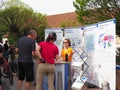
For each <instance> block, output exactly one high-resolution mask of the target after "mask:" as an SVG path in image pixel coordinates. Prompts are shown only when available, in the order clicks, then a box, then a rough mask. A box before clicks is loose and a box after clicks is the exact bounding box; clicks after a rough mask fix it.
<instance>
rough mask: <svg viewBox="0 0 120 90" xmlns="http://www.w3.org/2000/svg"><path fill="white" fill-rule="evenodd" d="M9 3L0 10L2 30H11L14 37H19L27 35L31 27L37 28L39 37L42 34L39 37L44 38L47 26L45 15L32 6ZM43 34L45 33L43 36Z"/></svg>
mask: <svg viewBox="0 0 120 90" xmlns="http://www.w3.org/2000/svg"><path fill="white" fill-rule="evenodd" d="M13 1H14V0H13ZM18 1H19V0H18ZM7 4H8V3H7ZM7 4H6V7H5V8H4V9H1V10H0V31H2V32H10V35H12V37H13V36H16V38H19V37H21V36H23V35H26V33H27V32H28V31H29V30H30V29H35V30H36V31H37V33H38V37H39V36H40V37H39V38H38V39H39V40H40V41H41V40H44V30H45V27H46V16H45V15H42V14H41V13H37V12H34V11H33V10H32V8H30V7H27V6H26V5H24V4H20V5H18V4H17V5H13V3H12V5H11V4H10V5H7ZM41 34H43V36H42V37H41ZM13 38H14V37H13ZM15 40H16V39H15Z"/></svg>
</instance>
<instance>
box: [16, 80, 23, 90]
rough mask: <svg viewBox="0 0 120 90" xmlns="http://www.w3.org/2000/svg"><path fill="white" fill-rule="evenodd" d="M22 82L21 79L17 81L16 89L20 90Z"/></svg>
mask: <svg viewBox="0 0 120 90" xmlns="http://www.w3.org/2000/svg"><path fill="white" fill-rule="evenodd" d="M22 83H23V81H21V80H19V81H18V86H17V90H21V87H22Z"/></svg>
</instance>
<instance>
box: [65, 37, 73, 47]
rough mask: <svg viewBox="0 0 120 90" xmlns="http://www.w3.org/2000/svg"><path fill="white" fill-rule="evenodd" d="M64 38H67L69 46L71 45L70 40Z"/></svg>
mask: <svg viewBox="0 0 120 90" xmlns="http://www.w3.org/2000/svg"><path fill="white" fill-rule="evenodd" d="M64 40H67V42H68V43H69V46H71V42H70V39H67V38H66V39H64Z"/></svg>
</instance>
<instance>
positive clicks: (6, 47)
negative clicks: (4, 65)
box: [4, 40, 9, 60]
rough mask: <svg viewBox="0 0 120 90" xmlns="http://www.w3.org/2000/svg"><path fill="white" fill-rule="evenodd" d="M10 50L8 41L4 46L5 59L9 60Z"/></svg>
mask: <svg viewBox="0 0 120 90" xmlns="http://www.w3.org/2000/svg"><path fill="white" fill-rule="evenodd" d="M8 49H9V45H8V41H7V40H6V41H5V44H4V57H5V58H6V59H7V60H8V56H9V53H8Z"/></svg>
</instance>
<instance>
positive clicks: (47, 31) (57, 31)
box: [45, 28, 63, 51]
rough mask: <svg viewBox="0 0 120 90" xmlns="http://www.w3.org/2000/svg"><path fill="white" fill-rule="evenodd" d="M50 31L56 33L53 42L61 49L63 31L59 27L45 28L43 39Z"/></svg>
mask: <svg viewBox="0 0 120 90" xmlns="http://www.w3.org/2000/svg"><path fill="white" fill-rule="evenodd" d="M50 32H55V33H56V35H57V40H56V41H55V42H54V43H55V44H56V45H57V46H58V48H59V51H60V50H61V49H62V44H63V43H62V42H63V31H62V30H61V28H47V29H46V30H45V39H46V38H47V36H48V34H49V33H50Z"/></svg>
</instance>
